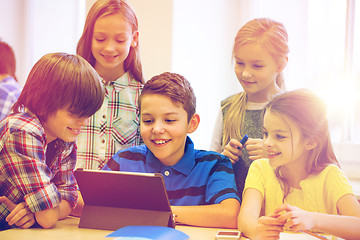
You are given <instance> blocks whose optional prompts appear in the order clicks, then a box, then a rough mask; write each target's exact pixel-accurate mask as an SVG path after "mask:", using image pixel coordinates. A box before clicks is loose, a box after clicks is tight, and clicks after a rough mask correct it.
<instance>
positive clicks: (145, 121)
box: [141, 119, 153, 124]
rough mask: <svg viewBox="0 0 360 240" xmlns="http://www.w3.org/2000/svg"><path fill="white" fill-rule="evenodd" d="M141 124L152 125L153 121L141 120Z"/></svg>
mask: <svg viewBox="0 0 360 240" xmlns="http://www.w3.org/2000/svg"><path fill="white" fill-rule="evenodd" d="M141 121H142V122H143V123H145V124H150V123H152V122H153V120H151V119H143V120H141Z"/></svg>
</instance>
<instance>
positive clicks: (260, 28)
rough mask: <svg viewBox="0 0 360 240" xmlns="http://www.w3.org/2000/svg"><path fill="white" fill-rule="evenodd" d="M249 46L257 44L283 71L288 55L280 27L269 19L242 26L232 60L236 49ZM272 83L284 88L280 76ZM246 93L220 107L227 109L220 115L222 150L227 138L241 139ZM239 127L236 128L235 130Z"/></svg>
mask: <svg viewBox="0 0 360 240" xmlns="http://www.w3.org/2000/svg"><path fill="white" fill-rule="evenodd" d="M249 43H258V44H261V45H262V46H263V47H264V48H265V49H266V50H267V51H268V52H269V54H270V55H271V56H272V57H273V59H274V60H275V62H276V63H277V64H278V65H279V66H281V68H285V66H286V64H287V55H288V53H289V46H288V34H287V31H286V29H285V27H284V25H283V24H282V23H280V22H277V21H274V20H272V19H269V18H257V19H254V20H252V21H250V22H248V23H246V24H245V25H244V26H243V27H242V28H241V29H240V30H239V32H238V33H237V35H236V37H235V42H234V47H233V51H232V54H233V58H234V56H235V52H236V50H237V49H238V48H239V47H241V46H243V45H245V44H249ZM276 84H277V85H278V86H279V87H280V88H281V89H285V84H284V79H283V74H282V73H280V74H279V75H278V76H277V78H276ZM246 103H247V94H246V92H245V91H243V92H241V93H238V94H236V95H234V96H232V97H231V98H230V99H229V101H228V102H227V103H226V104H224V105H223V106H222V109H225V108H228V110H227V111H226V113H225V116H224V127H223V129H224V133H223V139H222V148H224V147H225V146H226V144H227V143H228V142H229V141H230V139H233V138H234V139H241V138H242V136H243V135H244V133H243V124H239V123H243V122H244V115H245V110H246ZM239 126H240V127H239Z"/></svg>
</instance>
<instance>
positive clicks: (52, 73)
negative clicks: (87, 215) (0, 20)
mask: <svg viewBox="0 0 360 240" xmlns="http://www.w3.org/2000/svg"><path fill="white" fill-rule="evenodd" d="M103 99H104V89H103V86H102V83H101V81H100V78H99V76H98V74H97V73H96V71H95V70H94V69H93V68H92V67H91V65H90V64H89V63H88V62H87V61H85V60H84V59H83V58H82V57H80V56H76V55H70V54H66V53H53V54H47V55H45V56H44V57H42V58H41V59H40V60H39V61H38V62H37V63H36V64H35V65H34V67H33V69H32V70H31V72H30V74H29V77H28V79H27V81H26V84H25V86H24V88H23V91H22V92H21V95H20V97H19V99H18V101H17V102H16V103H15V104H14V106H13V108H12V110H13V112H14V113H13V114H10V115H9V116H8V117H6V118H5V119H4V120H3V121H1V122H0V230H3V229H7V228H10V227H16V226H17V227H21V228H29V227H31V226H33V225H34V224H35V223H37V224H38V225H39V226H41V227H43V228H50V227H53V226H54V225H55V223H56V222H57V221H58V220H59V219H62V218H65V217H66V216H67V215H68V214H69V213H70V212H71V210H72V209H73V208H74V207H75V205H76V202H77V198H78V195H77V187H76V186H77V184H76V180H75V178H74V175H73V169H74V167H75V163H76V144H75V140H76V137H77V135H78V134H79V132H80V129H81V128H82V127H84V126H85V125H86V124H87V123H88V121H89V117H90V116H91V115H93V114H94V113H95V112H96V111H97V110H98V109H99V108H100V107H101V105H102V102H103Z"/></svg>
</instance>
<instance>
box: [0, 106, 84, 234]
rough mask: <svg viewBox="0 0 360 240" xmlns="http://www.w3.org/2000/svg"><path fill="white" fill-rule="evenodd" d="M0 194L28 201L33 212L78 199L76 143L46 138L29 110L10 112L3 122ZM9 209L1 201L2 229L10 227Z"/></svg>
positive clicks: (0, 128)
mask: <svg viewBox="0 0 360 240" xmlns="http://www.w3.org/2000/svg"><path fill="white" fill-rule="evenodd" d="M0 138H1V139H0V151H1V152H0V196H7V197H8V198H9V199H10V200H11V201H12V202H14V203H16V204H18V203H20V202H25V203H26V205H27V207H28V208H29V209H30V210H31V211H32V212H33V213H35V212H38V211H42V210H45V209H49V208H53V207H56V206H57V205H58V204H59V203H60V201H61V200H67V201H68V202H69V203H70V205H71V207H74V206H75V204H76V201H77V197H78V196H77V186H76V180H75V177H74V175H73V169H74V167H75V162H76V145H75V144H74V143H66V142H64V141H62V140H60V139H56V140H54V141H53V142H51V143H50V144H48V145H47V140H46V136H45V132H44V128H43V127H42V125H41V123H40V121H39V120H38V118H37V117H36V116H35V115H34V114H33V113H31V112H30V111H28V110H25V111H24V112H22V113H17V114H11V115H10V116H8V117H7V118H5V119H4V120H3V121H1V122H0ZM9 213H10V211H9V209H8V208H7V207H6V205H5V204H0V229H4V228H8V227H9V226H8V225H7V223H6V221H5V218H6V216H7V215H9Z"/></svg>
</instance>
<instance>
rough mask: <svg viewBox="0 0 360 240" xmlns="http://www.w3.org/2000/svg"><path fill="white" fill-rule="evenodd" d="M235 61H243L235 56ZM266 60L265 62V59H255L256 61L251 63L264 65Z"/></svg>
mask: <svg viewBox="0 0 360 240" xmlns="http://www.w3.org/2000/svg"><path fill="white" fill-rule="evenodd" d="M235 60H237V61H242V59H241V58H238V57H236V56H235ZM264 61H265V60H263V59H255V60H251V61H250V62H251V63H259V62H260V63H262V62H264Z"/></svg>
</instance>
